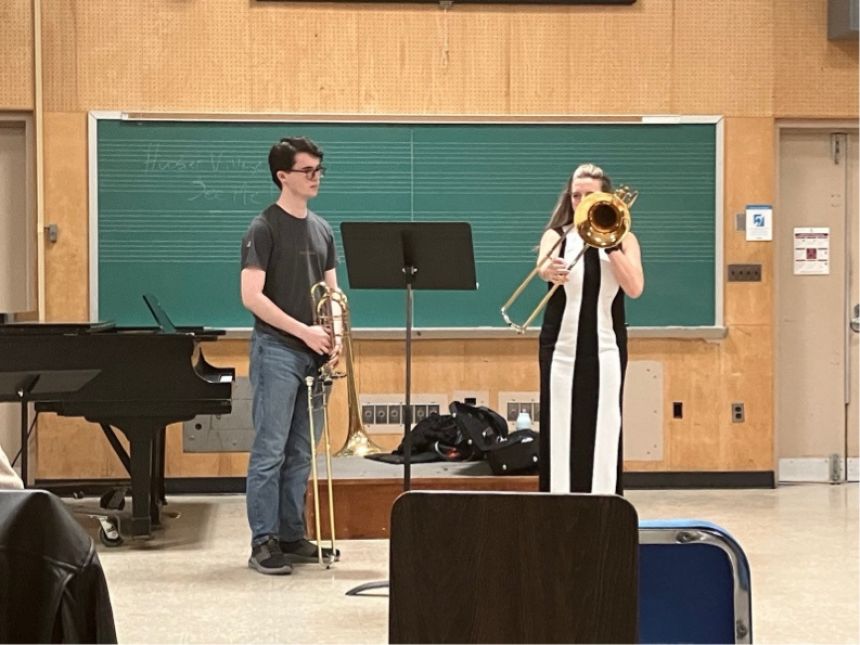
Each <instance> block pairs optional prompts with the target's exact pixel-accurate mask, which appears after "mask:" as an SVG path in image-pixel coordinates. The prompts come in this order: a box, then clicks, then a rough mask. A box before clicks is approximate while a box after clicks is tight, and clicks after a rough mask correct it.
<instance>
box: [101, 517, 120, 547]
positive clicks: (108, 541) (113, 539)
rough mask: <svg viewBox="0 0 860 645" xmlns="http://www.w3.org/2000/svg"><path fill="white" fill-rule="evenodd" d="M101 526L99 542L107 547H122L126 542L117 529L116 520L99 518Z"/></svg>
mask: <svg viewBox="0 0 860 645" xmlns="http://www.w3.org/2000/svg"><path fill="white" fill-rule="evenodd" d="M98 520H99V524H101V527H100V528H99V541H100V542H101V543H102V544H104V545H105V546H107V547H115V546H120V545H122V543H123V542H124V540H123V539H122V536H121V535H120V534H119V529H117V523H116V520H112V519H108V518H104V519H103V518H98Z"/></svg>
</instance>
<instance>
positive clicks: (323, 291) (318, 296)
mask: <svg viewBox="0 0 860 645" xmlns="http://www.w3.org/2000/svg"><path fill="white" fill-rule="evenodd" d="M311 303H312V306H313V311H314V324H316V325H320V326H322V327H323V328H325V329H326V330H327V331H328V333H329V336H330V338H331V342H332V346H333V347H334V345H335V344H336V343H337V341H338V340H340V341H341V345H342V347H343V352H344V363H345V369H344V371H337V370H335V367H334V365H332V363H331V362H330V361H329V362H326V363H325V364H323V365H322V366H321V367H320V369H319V373H318V374H317V376H315V377H314V376H308V377H307V378H306V379H305V382H306V384H307V387H308V416H309V417H310V423H309V427H310V440H311V478H312V480H313V487H314V523H315V527H314V528H315V529H316V542H317V559H318V560H319V563H320V565H321V566H324V567H325V568H326V569H328V568H329V567H330V566H331V564H332V562H333V561H335V560H337V549H336V548H335V527H334V494H333V481H332V467H331V433H330V432H329V425H328V396H329V393H330V392H331V386H332V383H333V381H334V379H338V378H344V377H345V378H346V384H347V396H348V405H349V426H348V429H347V438H346V443H345V444H344V446H343V447H342V448H341V449H340V450H339V451H338V453H337V454H336V455H335V456H336V457H343V456H351V455H359V456H362V457H363V456H365V455H370V454H376V453H380V452H382V448H380V447H379V446H377V445H376V444H375V443H374V442H373V440H371V439H370V437H369V436H368V434H367V430H366V429H365V427H364V425H363V424H362V423H361V414H360V412H359V405H358V391H357V388H356V386H355V364H354V357H353V353H352V352H353V350H352V334H351V325H350V317H349V301H348V300H347V297H346V294H345V293H344V292H343V291H341V290H340V289H332V288H331V287H329V286H328V285H327V284H326V283H325V281H322V282H317V283H316V284H315V285H313V286H312V287H311ZM315 387H319V392H318V394H315V392H314V388H315ZM316 396H319V397H320V399H321V405H320V408H321V411H322V426H323V432H322V434H323V439H324V447H325V457H326V480H327V489H328V514H329V531H330V535H331V552H332V556H331V557H330V558H328V559H327V560H325V559H324V558H323V556H322V548H320V546H319V545H320V537H321V532H320V494H319V493H320V486H319V475H318V472H317V450H316V443H317V442H316V432H315V429H314V412H315V405H314V402H315V401H314V399H315V398H316Z"/></svg>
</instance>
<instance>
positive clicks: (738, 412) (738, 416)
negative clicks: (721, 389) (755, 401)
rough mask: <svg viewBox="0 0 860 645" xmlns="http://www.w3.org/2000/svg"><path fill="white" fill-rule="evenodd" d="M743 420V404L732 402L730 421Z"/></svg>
mask: <svg viewBox="0 0 860 645" xmlns="http://www.w3.org/2000/svg"><path fill="white" fill-rule="evenodd" d="M743 421H744V404H743V403H732V423H743Z"/></svg>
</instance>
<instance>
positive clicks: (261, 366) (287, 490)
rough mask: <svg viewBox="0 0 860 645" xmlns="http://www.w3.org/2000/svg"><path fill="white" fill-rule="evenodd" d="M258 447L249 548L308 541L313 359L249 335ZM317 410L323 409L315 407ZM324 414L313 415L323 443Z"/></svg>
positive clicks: (251, 478) (250, 491) (249, 488)
mask: <svg viewBox="0 0 860 645" xmlns="http://www.w3.org/2000/svg"><path fill="white" fill-rule="evenodd" d="M250 358H251V365H250V373H251V374H250V375H251V387H252V388H253V392H254V399H253V403H252V415H253V419H254V445H253V446H252V448H251V458H250V461H249V463H248V479H247V484H246V504H247V507H248V523H249V525H250V527H251V544H253V545H256V544H261V543H263V542H265V541H266V540H267V539H269V538H270V537H275V538H279V539H281V540H288V541H293V540H299V539H302V538H304V537H305V494H306V492H307V487H308V474H309V473H310V469H311V444H310V425H309V422H308V419H309V416H308V386H307V382H306V380H305V379H306V377H308V376H316V374H317V369H318V368H317V362H316V360H315V359H314V357H313V356H312V355H311V354H309V353H307V352H302V351H300V350H295V349H292V348H290V347H287V345H285V344H284V343H283V342H282V341H281V340H280V339H278V338H276V337H274V336H271V335H269V334H262V333H258V332H256V331H255V332H254V333H253V335H252V336H251V356H250ZM317 407H319V406H318V405H317ZM321 421H322V415H321V414H314V431H315V433H316V439H317V441H319V438H320V435H321V433H322V426H321V423H320V422H321Z"/></svg>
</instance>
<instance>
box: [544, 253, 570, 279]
mask: <svg viewBox="0 0 860 645" xmlns="http://www.w3.org/2000/svg"><path fill="white" fill-rule="evenodd" d="M569 276H570V270H569V269H568V268H567V262H565V261H564V260H562V259H561V258H552V259H551V260H549V261H548V262H547V263H546V264H545V265H544V266H543V268H541V270H540V277H541V278H543V279H544V280H545V281H546V282H552V283H553V284H564V283H565V282H567V280H568V277H569Z"/></svg>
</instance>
